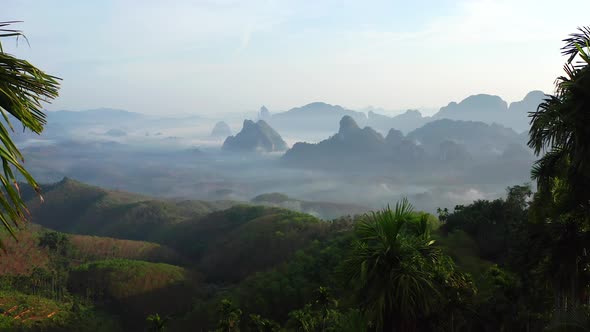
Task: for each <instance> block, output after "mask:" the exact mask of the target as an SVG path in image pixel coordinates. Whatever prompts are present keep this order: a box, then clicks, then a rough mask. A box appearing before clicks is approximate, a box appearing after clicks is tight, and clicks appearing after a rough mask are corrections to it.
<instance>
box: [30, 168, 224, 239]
mask: <svg viewBox="0 0 590 332" xmlns="http://www.w3.org/2000/svg"><path fill="white" fill-rule="evenodd" d="M42 192H43V199H44V202H41V201H40V200H39V198H38V197H36V196H35V195H33V194H31V193H25V194H24V195H23V196H25V197H26V198H29V199H28V202H27V204H28V207H29V210H30V212H31V215H32V221H33V222H35V223H38V224H40V225H43V226H45V227H48V228H51V229H55V230H58V231H63V232H68V233H77V234H88V235H100V236H111V237H116V238H123V239H132V240H144V239H146V238H150V236H149V234H150V233H158V231H159V230H160V228H161V227H164V226H165V225H170V224H176V223H180V222H183V221H186V220H188V219H190V218H194V217H196V216H199V215H204V214H207V213H210V212H212V211H215V210H218V209H221V208H227V207H229V206H231V205H232V204H233V203H231V202H203V201H172V200H156V199H153V198H149V197H145V196H142V195H136V194H131V193H126V192H119V191H109V190H105V189H102V188H98V187H94V186H90V185H86V184H83V183H81V182H78V181H75V180H72V179H68V178H64V179H63V180H62V181H60V182H58V183H55V184H52V185H47V186H43V190H42Z"/></svg>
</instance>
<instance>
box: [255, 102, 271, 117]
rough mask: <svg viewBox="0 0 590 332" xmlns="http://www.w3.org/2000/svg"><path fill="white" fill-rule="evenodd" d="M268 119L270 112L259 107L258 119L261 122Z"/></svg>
mask: <svg viewBox="0 0 590 332" xmlns="http://www.w3.org/2000/svg"><path fill="white" fill-rule="evenodd" d="M270 117H271V115H270V111H269V110H268V108H266V106H264V105H262V107H260V111H259V112H258V118H260V119H261V120H268V119H270Z"/></svg>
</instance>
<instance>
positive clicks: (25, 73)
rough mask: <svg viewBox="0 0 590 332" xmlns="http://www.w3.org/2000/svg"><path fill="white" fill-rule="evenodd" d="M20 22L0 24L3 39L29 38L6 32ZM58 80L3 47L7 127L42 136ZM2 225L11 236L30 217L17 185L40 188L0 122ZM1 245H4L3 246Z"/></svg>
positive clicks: (0, 62) (0, 103) (1, 92)
mask: <svg viewBox="0 0 590 332" xmlns="http://www.w3.org/2000/svg"><path fill="white" fill-rule="evenodd" d="M14 23H18V21H6V22H0V38H6V37H17V38H18V37H23V38H25V39H26V37H25V36H24V35H23V34H22V32H21V31H20V30H16V29H10V28H7V27H9V26H10V25H11V24H14ZM59 80H60V79H59V78H58V77H55V76H52V75H48V74H46V73H45V72H43V71H41V70H40V69H38V68H37V67H35V66H33V65H32V64H30V63H29V62H28V61H26V60H22V59H18V58H16V57H14V56H13V55H10V54H7V53H5V52H4V50H3V49H2V44H1V43H0V114H1V115H2V118H3V119H4V121H5V123H6V125H7V126H8V127H9V128H10V129H11V130H14V128H13V127H12V125H11V123H10V116H12V117H13V118H14V119H16V120H17V121H18V122H20V123H21V124H22V125H23V129H25V128H28V129H30V130H31V131H33V132H35V133H37V134H40V133H41V132H42V131H43V127H44V125H45V123H46V121H45V113H44V111H43V106H42V103H46V102H50V101H51V100H52V99H55V98H57V96H58V94H59V93H58V92H59ZM0 160H1V162H2V171H3V172H2V173H0V185H1V189H0V222H1V223H2V224H3V226H4V228H6V229H7V230H8V231H9V233H10V234H12V236H13V237H15V235H14V230H13V227H12V226H16V227H19V225H20V222H21V221H23V220H24V219H25V217H26V214H28V210H27V209H26V206H25V203H24V201H23V200H22V198H21V195H20V190H19V187H18V184H17V180H18V177H24V179H25V180H26V181H27V182H28V183H29V184H30V185H31V186H32V187H33V188H34V189H35V190H36V191H37V192H39V193H40V188H39V185H38V184H37V182H36V181H35V180H34V179H33V177H32V176H31V174H30V173H29V172H28V171H27V170H26V169H25V168H24V166H23V165H22V162H24V158H23V156H22V154H21V153H20V151H19V149H18V148H17V147H16V145H15V144H14V142H13V141H12V138H11V136H10V133H9V130H7V128H6V127H5V125H4V124H3V123H2V122H0ZM0 245H1V244H0Z"/></svg>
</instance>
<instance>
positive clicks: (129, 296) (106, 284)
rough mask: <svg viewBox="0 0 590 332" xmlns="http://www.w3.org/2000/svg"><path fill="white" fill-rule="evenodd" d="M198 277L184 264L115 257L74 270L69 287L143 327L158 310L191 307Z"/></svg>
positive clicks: (167, 312) (172, 311) (168, 311)
mask: <svg viewBox="0 0 590 332" xmlns="http://www.w3.org/2000/svg"><path fill="white" fill-rule="evenodd" d="M197 280H198V277H197V276H196V275H194V274H192V273H191V272H189V271H188V270H185V269H183V268H181V267H178V266H174V265H169V264H163V263H149V262H144V261H135V260H125V259H111V260H102V261H96V262H90V263H86V264H82V265H80V266H78V267H76V268H74V269H72V271H71V272H70V276H69V281H68V289H69V290H70V291H71V292H72V293H74V294H78V295H80V296H83V297H86V298H89V299H91V300H92V301H93V302H94V303H98V304H101V305H103V306H105V308H107V309H108V310H109V311H111V312H114V313H116V314H118V315H123V316H124V317H125V319H124V320H125V322H126V323H127V324H129V325H130V326H143V325H144V323H145V318H146V317H147V316H148V315H150V314H154V313H159V314H161V315H172V314H178V313H182V312H186V311H188V310H190V308H191V304H192V300H193V297H194V296H195V294H196V292H197V290H198V281H197Z"/></svg>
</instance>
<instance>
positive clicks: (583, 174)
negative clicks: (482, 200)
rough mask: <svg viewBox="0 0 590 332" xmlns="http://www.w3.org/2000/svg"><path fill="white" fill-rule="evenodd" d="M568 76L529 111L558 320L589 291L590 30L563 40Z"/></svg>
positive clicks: (538, 210)
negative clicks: (553, 91)
mask: <svg viewBox="0 0 590 332" xmlns="http://www.w3.org/2000/svg"><path fill="white" fill-rule="evenodd" d="M564 42H565V46H564V47H563V48H562V54H563V55H566V56H568V59H567V61H566V63H565V65H564V71H565V74H564V75H563V76H560V77H558V78H557V80H556V81H555V86H556V89H555V95H549V96H547V98H546V99H545V100H544V102H543V103H541V104H540V105H539V107H538V108H537V111H536V112H533V113H531V129H530V131H529V135H530V139H529V142H528V145H529V146H530V147H531V148H533V149H534V152H535V154H536V155H537V156H540V158H539V160H538V161H537V162H536V163H535V165H534V166H533V170H532V172H531V175H532V178H533V179H534V180H536V181H537V186H538V192H537V194H536V195H535V200H534V202H533V205H532V210H531V212H532V216H533V218H534V219H537V220H538V221H541V222H543V224H546V225H547V226H548V229H549V230H550V231H551V232H552V243H549V244H548V246H547V256H548V260H547V262H546V265H547V266H546V267H545V269H546V273H547V275H550V276H551V280H552V284H553V288H554V290H555V310H556V316H555V317H560V316H563V317H568V315H565V316H564V314H563V313H564V312H567V313H571V312H576V311H577V310H578V308H579V306H580V303H582V302H584V301H585V300H586V299H585V297H587V295H584V294H585V293H586V290H587V289H588V286H589V284H588V275H587V271H588V268H589V267H590V261H589V257H588V255H587V252H588V250H589V249H590V248H589V247H588V240H589V239H590V233H589V232H588V229H589V228H588V226H590V27H583V28H579V29H578V33H574V34H571V35H570V37H569V38H567V39H565V40H564Z"/></svg>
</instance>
